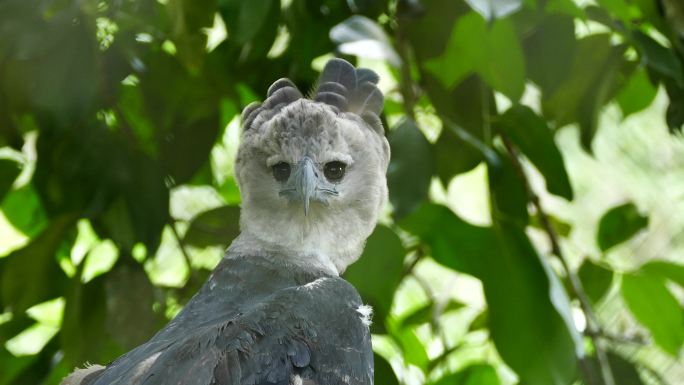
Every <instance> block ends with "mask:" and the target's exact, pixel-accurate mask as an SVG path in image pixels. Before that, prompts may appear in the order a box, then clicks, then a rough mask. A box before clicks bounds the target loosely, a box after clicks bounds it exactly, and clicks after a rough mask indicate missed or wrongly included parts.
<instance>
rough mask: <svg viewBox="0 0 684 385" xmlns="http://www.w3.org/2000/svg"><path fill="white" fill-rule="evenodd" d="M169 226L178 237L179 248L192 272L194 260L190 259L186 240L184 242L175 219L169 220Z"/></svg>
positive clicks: (175, 236) (174, 235)
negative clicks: (186, 248)
mask: <svg viewBox="0 0 684 385" xmlns="http://www.w3.org/2000/svg"><path fill="white" fill-rule="evenodd" d="M169 227H171V232H172V233H173V237H174V238H175V239H176V242H177V243H178V248H179V249H180V251H181V254H182V255H183V259H184V260H185V265H186V266H187V267H188V271H189V272H192V261H191V260H190V254H188V251H187V250H185V242H183V239H182V238H181V236H180V234H179V233H178V229H177V228H176V222H175V220H173V219H172V220H170V221H169Z"/></svg>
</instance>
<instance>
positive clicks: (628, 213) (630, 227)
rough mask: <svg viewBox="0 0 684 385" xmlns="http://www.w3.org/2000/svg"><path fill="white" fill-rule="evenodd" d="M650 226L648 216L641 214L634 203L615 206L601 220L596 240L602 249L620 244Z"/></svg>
mask: <svg viewBox="0 0 684 385" xmlns="http://www.w3.org/2000/svg"><path fill="white" fill-rule="evenodd" d="M646 226H648V217H645V216H642V215H641V214H639V210H638V209H637V208H636V206H634V204H633V203H625V204H623V205H620V206H617V207H613V208H612V209H610V210H608V211H607V212H606V213H605V214H603V217H601V221H600V222H599V226H598V232H597V234H596V241H597V243H598V245H599V247H600V248H601V250H602V251H606V250H608V249H610V248H611V247H613V246H615V245H618V244H620V243H622V242H624V241H626V240H628V239H630V238H632V237H633V236H634V235H635V234H636V233H638V232H639V231H641V230H643V229H644V228H646Z"/></svg>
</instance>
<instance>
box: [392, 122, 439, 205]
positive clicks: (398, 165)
mask: <svg viewBox="0 0 684 385" xmlns="http://www.w3.org/2000/svg"><path fill="white" fill-rule="evenodd" d="M387 140H388V141H389V144H390V148H391V150H392V159H391V160H390V164H389V168H388V170H387V185H388V186H389V191H390V197H389V198H390V202H391V203H392V206H393V208H394V216H395V217H396V218H402V217H404V216H406V215H407V214H409V213H411V212H412V211H413V210H415V209H416V208H417V207H418V206H419V205H420V204H421V203H422V202H423V201H424V200H425V199H426V198H427V193H428V189H429V187H430V180H431V178H432V154H431V151H432V146H431V145H430V142H428V141H427V139H426V138H425V136H424V135H423V133H422V132H421V131H420V130H419V129H418V127H417V126H416V123H415V122H414V121H412V120H409V119H405V120H403V121H402V122H401V123H399V126H398V127H396V128H394V129H393V130H392V131H390V133H389V135H388V137H387Z"/></svg>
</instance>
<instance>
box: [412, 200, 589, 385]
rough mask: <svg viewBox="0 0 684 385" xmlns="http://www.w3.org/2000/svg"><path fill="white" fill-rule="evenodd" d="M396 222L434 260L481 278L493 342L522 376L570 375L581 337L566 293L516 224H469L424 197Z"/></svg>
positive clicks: (550, 379)
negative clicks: (575, 326)
mask: <svg viewBox="0 0 684 385" xmlns="http://www.w3.org/2000/svg"><path fill="white" fill-rule="evenodd" d="M401 226H402V227H403V228H404V229H406V230H407V231H409V232H411V233H412V234H413V235H416V236H418V237H419V238H420V239H421V241H423V242H425V243H426V244H427V245H428V246H429V255H431V256H432V257H433V258H434V259H435V260H436V261H437V262H439V263H442V264H444V265H446V266H448V267H451V268H453V269H456V270H459V271H462V272H465V273H467V274H471V275H473V276H475V277H477V278H479V279H480V280H481V281H482V283H483V287H484V291H485V298H486V300H487V304H488V313H489V314H488V315H489V316H488V319H489V324H490V329H491V334H492V338H493V340H494V343H495V344H496V347H497V350H498V351H499V353H500V355H501V357H502V358H503V359H504V361H505V362H506V363H507V364H508V365H509V366H510V367H511V368H512V369H513V370H515V371H516V373H517V374H518V375H519V376H520V378H521V379H522V380H524V381H525V382H526V383H531V384H545V385H546V384H558V385H561V384H563V385H565V384H567V383H570V382H572V380H574V379H575V377H576V374H577V372H576V370H577V361H576V353H577V354H579V352H581V350H580V349H581V342H580V341H581V339H580V337H579V335H578V333H577V331H576V330H575V329H574V326H573V325H572V320H571V319H570V318H569V300H568V298H567V294H566V293H565V292H564V291H563V289H562V287H561V285H560V283H559V282H558V278H557V277H555V276H554V275H553V272H552V271H551V269H550V268H549V267H548V266H546V265H545V264H544V263H545V262H544V261H543V260H542V259H540V258H539V256H538V255H537V253H536V251H535V250H534V248H533V247H532V245H531V243H530V241H529V239H528V238H527V236H526V235H525V233H524V232H523V231H522V230H520V229H519V228H517V227H515V226H511V225H508V224H506V223H505V222H502V223H501V224H500V225H499V226H500V227H501V229H500V230H497V231H495V230H494V229H492V228H488V227H479V226H473V225H470V224H468V223H466V222H464V221H462V220H461V219H460V218H458V217H457V216H456V215H455V214H454V213H453V212H452V211H450V210H449V209H448V208H446V207H443V206H438V205H430V204H426V205H423V206H422V207H421V208H420V209H419V210H417V211H416V212H415V213H414V214H412V215H411V216H409V217H407V218H406V219H405V220H404V221H402V222H401ZM529 325H534V327H529Z"/></svg>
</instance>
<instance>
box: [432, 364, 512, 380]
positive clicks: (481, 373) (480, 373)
mask: <svg viewBox="0 0 684 385" xmlns="http://www.w3.org/2000/svg"><path fill="white" fill-rule="evenodd" d="M500 383H501V381H500V380H499V376H498V375H497V374H496V369H495V368H494V367H493V366H491V365H489V364H473V365H470V366H468V367H466V368H465V369H462V370H460V371H458V372H456V373H454V374H449V375H447V376H444V377H442V378H440V379H439V380H437V381H435V382H431V383H430V385H499V384H500Z"/></svg>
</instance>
